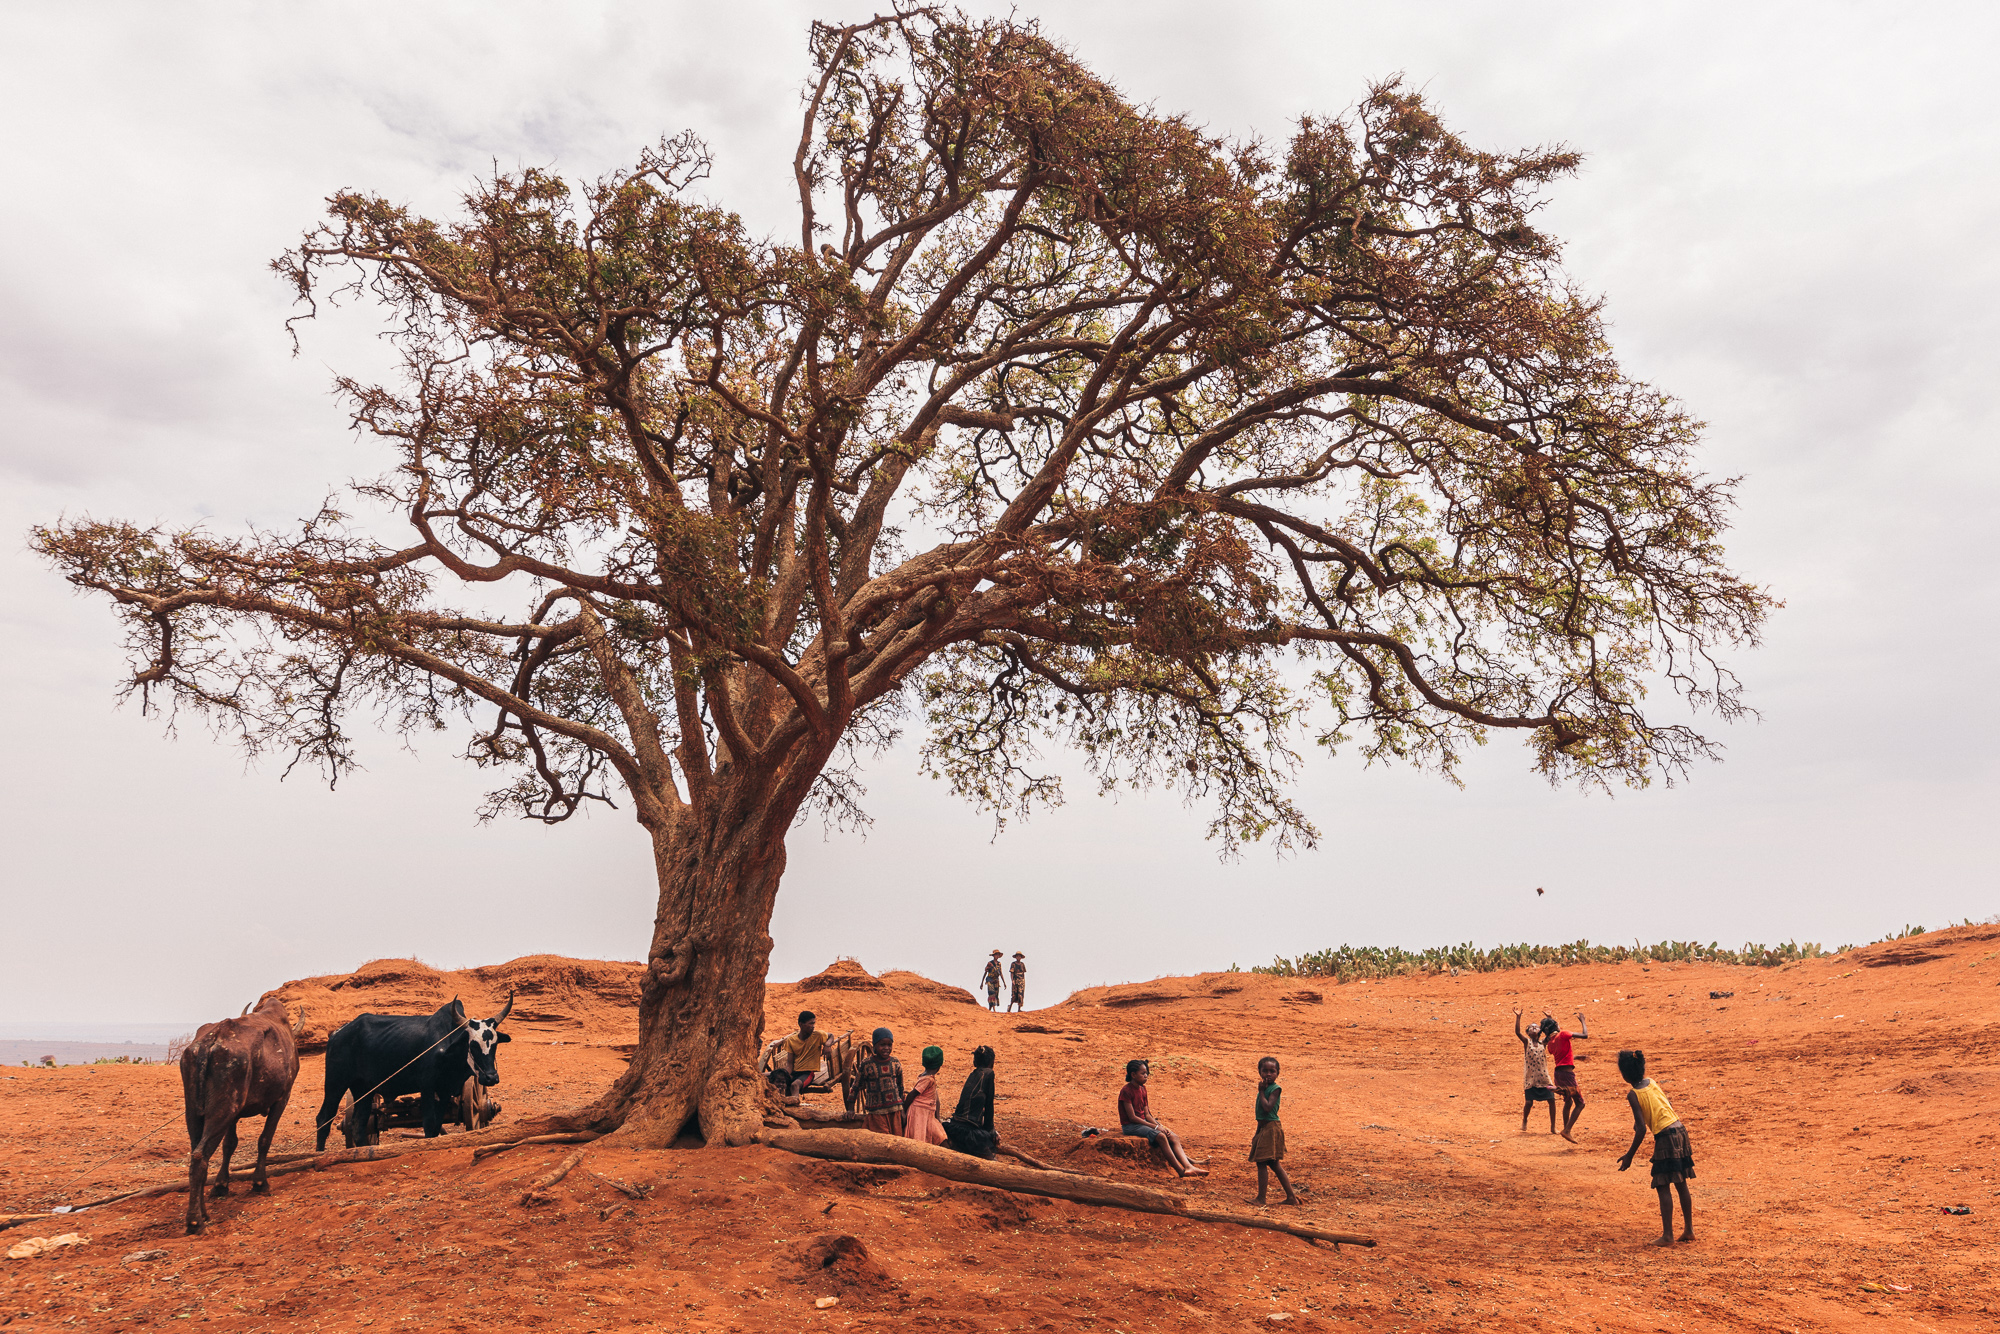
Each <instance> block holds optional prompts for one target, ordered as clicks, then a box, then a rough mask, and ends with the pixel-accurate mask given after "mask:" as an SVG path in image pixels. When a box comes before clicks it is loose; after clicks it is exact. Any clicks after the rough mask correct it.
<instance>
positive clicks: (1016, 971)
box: [1007, 950, 1028, 1010]
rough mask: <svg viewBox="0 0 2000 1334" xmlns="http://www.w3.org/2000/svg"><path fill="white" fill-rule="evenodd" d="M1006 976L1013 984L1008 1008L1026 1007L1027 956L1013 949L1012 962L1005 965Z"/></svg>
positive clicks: (1020, 1008) (1021, 1008) (1022, 1008)
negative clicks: (1011, 997)
mask: <svg viewBox="0 0 2000 1334" xmlns="http://www.w3.org/2000/svg"><path fill="white" fill-rule="evenodd" d="M1007 978H1008V981H1009V982H1011V983H1012V984H1013V999H1012V1000H1010V1001H1008V1002H1007V1008H1008V1009H1009V1010H1025V1009H1027V1008H1028V963H1027V956H1026V955H1024V954H1022V953H1021V951H1019V950H1015V951H1014V962H1013V963H1011V964H1008V965H1007Z"/></svg>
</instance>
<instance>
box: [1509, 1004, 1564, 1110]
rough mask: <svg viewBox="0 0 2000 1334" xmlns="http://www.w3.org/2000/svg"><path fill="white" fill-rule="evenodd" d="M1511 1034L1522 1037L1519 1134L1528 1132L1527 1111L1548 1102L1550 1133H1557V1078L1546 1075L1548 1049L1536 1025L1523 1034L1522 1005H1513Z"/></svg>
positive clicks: (1538, 1026)
mask: <svg viewBox="0 0 2000 1334" xmlns="http://www.w3.org/2000/svg"><path fill="white" fill-rule="evenodd" d="M1514 1036H1515V1037H1517V1038H1519V1039H1521V1058H1522V1072H1521V1083H1522V1085H1523V1087H1525V1088H1526V1090H1527V1098H1526V1099H1525V1100H1524V1101H1523V1102H1522V1103H1521V1133H1522V1134H1523V1135H1525V1134H1527V1133H1528V1113H1529V1112H1530V1111H1532V1110H1534V1106H1535V1104H1536V1103H1538V1102H1545V1103H1547V1104H1548V1105H1549V1133H1550V1134H1551V1135H1553V1134H1555V1133H1557V1132H1556V1081H1555V1080H1553V1079H1551V1078H1550V1077H1549V1049H1548V1048H1547V1047H1546V1046H1544V1045H1543V1043H1542V1029H1541V1026H1540V1025H1539V1024H1537V1025H1536V1026H1535V1027H1533V1028H1531V1029H1529V1030H1528V1031H1527V1032H1525V1033H1523V1032H1522V1031H1521V1007H1520V1006H1518V1005H1516V1006H1515V1007H1514Z"/></svg>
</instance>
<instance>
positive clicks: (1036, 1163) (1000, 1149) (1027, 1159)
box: [993, 1144, 1083, 1176]
mask: <svg viewBox="0 0 2000 1334" xmlns="http://www.w3.org/2000/svg"><path fill="white" fill-rule="evenodd" d="M993 1152H995V1153H1004V1154H1006V1155H1007V1156H1008V1157H1009V1158H1018V1159H1020V1160H1021V1161H1022V1162H1024V1163H1026V1164H1027V1165H1028V1166H1030V1167H1035V1168H1039V1169H1041V1170H1042V1171H1044V1172H1062V1173H1066V1174H1067V1175H1069V1176H1082V1175H1083V1173H1081V1172H1079V1171H1077V1170H1076V1169H1075V1168H1073V1167H1057V1166H1056V1165H1055V1164H1053V1163H1045V1162H1043V1161H1042V1160H1041V1159H1039V1158H1035V1157H1031V1156H1030V1155H1028V1154H1025V1153H1023V1152H1021V1151H1020V1150H1019V1149H1016V1148H1014V1147H1012V1146H1011V1145H1007V1144H997V1145H995V1146H994V1148H993Z"/></svg>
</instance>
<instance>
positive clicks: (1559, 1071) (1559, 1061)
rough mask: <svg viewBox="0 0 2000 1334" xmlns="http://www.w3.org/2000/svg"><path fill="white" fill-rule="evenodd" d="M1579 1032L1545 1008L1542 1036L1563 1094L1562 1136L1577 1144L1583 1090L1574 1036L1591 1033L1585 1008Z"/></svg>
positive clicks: (1578, 1019) (1579, 1019) (1579, 1013)
mask: <svg viewBox="0 0 2000 1334" xmlns="http://www.w3.org/2000/svg"><path fill="white" fill-rule="evenodd" d="M1576 1023H1577V1031H1576V1032H1575V1033H1571V1032H1570V1031H1569V1030H1568V1029H1558V1028H1557V1027H1556V1017H1555V1016H1554V1015H1552V1014H1550V1013H1549V1012H1548V1011H1547V1010H1544V1011H1542V1039H1543V1041H1544V1042H1546V1043H1547V1044H1548V1048H1549V1060H1551V1061H1553V1062H1554V1063H1555V1067H1556V1092H1557V1093H1560V1094H1562V1100H1563V1128H1562V1137H1563V1138H1564V1139H1566V1140H1568V1141H1569V1142H1570V1143H1572V1144H1574V1143H1576V1136H1574V1135H1572V1134H1570V1133H1569V1132H1570V1129H1571V1127H1573V1126H1575V1125H1576V1122H1577V1118H1578V1117H1580V1116H1582V1115H1583V1090H1582V1089H1581V1088H1579V1087H1577V1082H1576V1053H1575V1052H1574V1051H1572V1050H1571V1049H1570V1042H1571V1040H1572V1039H1574V1038H1588V1037H1589V1036H1590V1021H1589V1020H1587V1019H1585V1018H1584V1017H1583V1011H1582V1010H1578V1011H1577V1012H1576Z"/></svg>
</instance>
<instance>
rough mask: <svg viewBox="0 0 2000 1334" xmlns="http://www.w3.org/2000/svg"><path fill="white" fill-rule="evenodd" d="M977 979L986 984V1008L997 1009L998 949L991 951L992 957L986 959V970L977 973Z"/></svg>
mask: <svg viewBox="0 0 2000 1334" xmlns="http://www.w3.org/2000/svg"><path fill="white" fill-rule="evenodd" d="M979 980H980V981H982V982H984V983H985V984H986V1008H987V1009H989V1010H997V1009H999V1008H1000V951H999V950H995V951H993V957H992V958H990V959H988V960H987V961H986V971H985V972H983V973H981V974H980V975H979Z"/></svg>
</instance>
